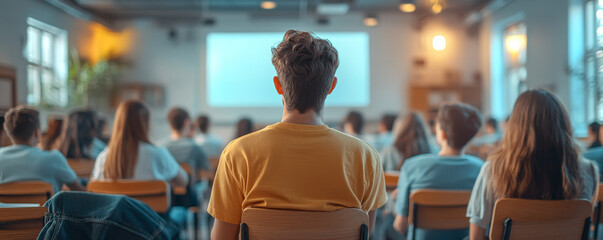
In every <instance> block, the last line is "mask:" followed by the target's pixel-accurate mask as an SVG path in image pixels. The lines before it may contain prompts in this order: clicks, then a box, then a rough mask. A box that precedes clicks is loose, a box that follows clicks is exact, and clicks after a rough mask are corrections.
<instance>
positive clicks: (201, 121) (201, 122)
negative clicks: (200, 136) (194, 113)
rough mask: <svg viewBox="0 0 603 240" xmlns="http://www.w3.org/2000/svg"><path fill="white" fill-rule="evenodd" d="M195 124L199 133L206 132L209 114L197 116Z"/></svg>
mask: <svg viewBox="0 0 603 240" xmlns="http://www.w3.org/2000/svg"><path fill="white" fill-rule="evenodd" d="M195 126H197V128H198V129H199V131H200V132H201V133H207V130H208V129H209V116H207V115H201V116H199V117H197V121H196V122H195Z"/></svg>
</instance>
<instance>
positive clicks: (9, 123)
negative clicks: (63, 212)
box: [0, 106, 86, 193]
mask: <svg viewBox="0 0 603 240" xmlns="http://www.w3.org/2000/svg"><path fill="white" fill-rule="evenodd" d="M5 117H6V122H5V123H4V128H5V129H6V133H7V134H8V136H9V138H10V139H11V141H12V142H13V144H14V145H12V146H9V147H5V148H2V149H0V183H8V182H16V181H32V180H39V181H44V182H48V183H50V184H52V186H53V190H54V192H55V193H56V192H58V191H60V190H61V187H62V186H63V185H67V187H68V188H69V189H71V190H77V191H85V190H86V188H85V187H83V186H82V185H81V184H80V181H79V180H78V178H77V176H76V175H75V172H74V171H73V170H72V169H71V168H70V167H69V165H68V164H67V160H66V159H65V157H63V155H62V154H61V153H60V152H58V151H43V150H41V149H39V148H37V147H36V145H37V144H38V143H39V141H40V119H39V113H38V111H37V110H34V109H32V108H28V107H23V106H19V107H14V108H11V109H10V110H9V111H8V112H7V113H6V115H5Z"/></svg>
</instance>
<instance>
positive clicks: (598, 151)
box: [583, 147, 603, 161]
mask: <svg viewBox="0 0 603 240" xmlns="http://www.w3.org/2000/svg"><path fill="white" fill-rule="evenodd" d="M583 157H584V158H587V159H590V160H593V161H601V160H603V147H594V148H591V149H588V150H587V151H586V152H585V153H584V154H583Z"/></svg>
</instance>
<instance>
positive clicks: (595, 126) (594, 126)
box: [588, 122, 601, 141]
mask: <svg viewBox="0 0 603 240" xmlns="http://www.w3.org/2000/svg"><path fill="white" fill-rule="evenodd" d="M600 128H601V125H600V124H599V123H598V122H592V123H591V124H589V125H588V131H589V132H590V134H592V135H593V136H594V137H595V141H598V140H599V129H600Z"/></svg>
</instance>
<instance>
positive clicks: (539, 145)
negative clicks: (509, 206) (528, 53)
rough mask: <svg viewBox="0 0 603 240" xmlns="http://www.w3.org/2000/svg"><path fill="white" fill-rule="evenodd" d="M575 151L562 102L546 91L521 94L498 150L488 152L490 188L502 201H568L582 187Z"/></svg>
mask: <svg viewBox="0 0 603 240" xmlns="http://www.w3.org/2000/svg"><path fill="white" fill-rule="evenodd" d="M578 158H579V153H578V147H577V145H576V143H575V142H574V140H573V137H572V128H571V123H570V120H569V117H568V114H567V111H566V110H565V107H564V106H563V104H562V103H561V101H560V100H559V99H558V98H557V97H556V96H555V95H554V94H552V93H550V92H548V91H546V90H541V89H539V90H530V91H526V92H524V93H523V94H521V95H520V96H519V98H518V99H517V101H516V102H515V106H514V108H513V112H512V114H511V117H510V119H509V122H508V127H507V131H506V132H505V135H504V137H503V140H502V145H501V147H500V148H499V149H498V150H497V151H496V152H494V153H493V154H492V156H491V158H490V159H491V162H492V182H491V183H492V185H493V188H494V192H495V193H496V194H497V195H498V196H501V197H517V198H528V199H571V198H574V197H576V196H577V195H578V194H579V192H580V189H581V188H582V185H583V181H582V179H581V178H580V166H579V162H578Z"/></svg>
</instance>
